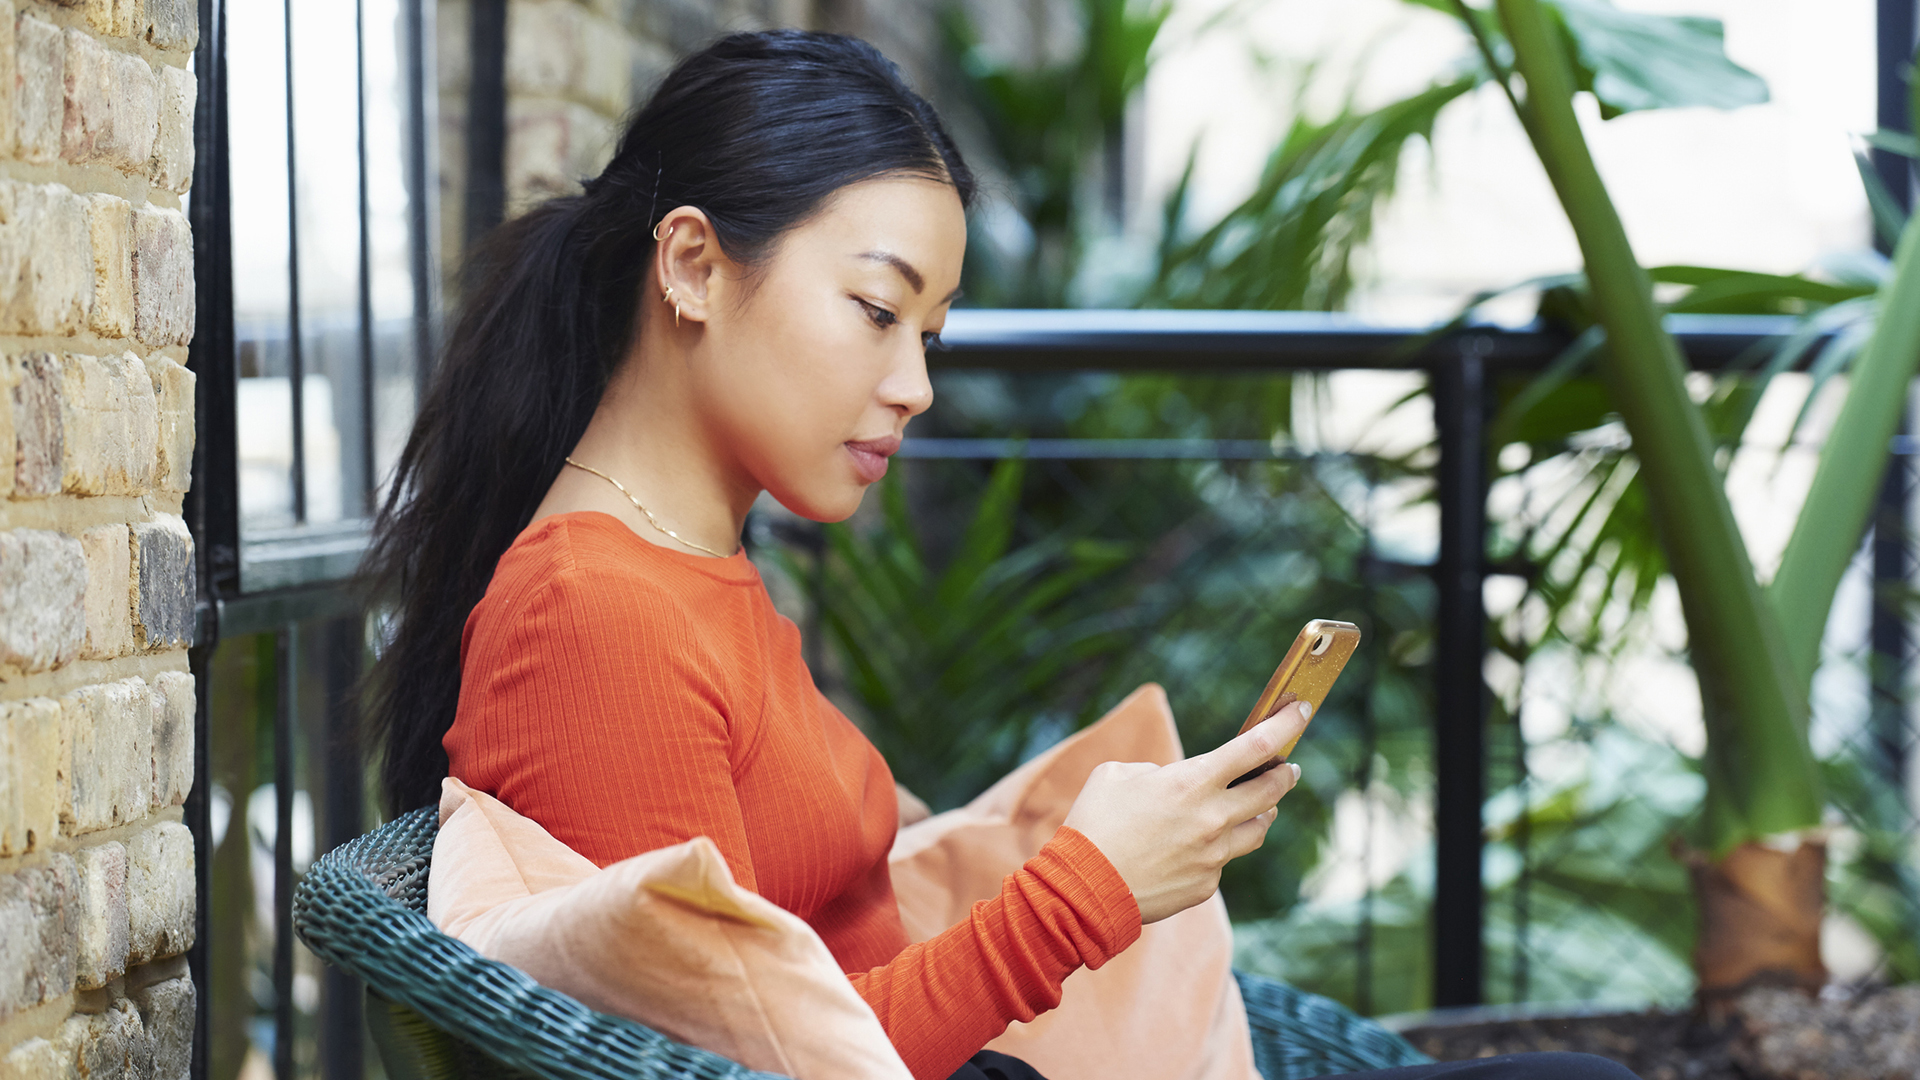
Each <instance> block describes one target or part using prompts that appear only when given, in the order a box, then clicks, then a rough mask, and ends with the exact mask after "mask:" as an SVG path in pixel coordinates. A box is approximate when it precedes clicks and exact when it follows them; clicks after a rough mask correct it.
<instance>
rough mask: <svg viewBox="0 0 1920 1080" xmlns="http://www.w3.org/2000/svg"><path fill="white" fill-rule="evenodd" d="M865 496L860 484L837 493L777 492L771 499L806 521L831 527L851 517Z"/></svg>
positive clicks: (865, 488)
mask: <svg viewBox="0 0 1920 1080" xmlns="http://www.w3.org/2000/svg"><path fill="white" fill-rule="evenodd" d="M866 495H867V486H866V485H864V484H860V485H851V486H849V487H848V488H847V489H844V490H838V491H806V492H801V491H788V492H777V493H775V494H774V496H773V497H774V498H775V499H777V500H779V502H780V505H781V506H784V507H786V508H787V509H789V510H791V511H793V512H794V513H796V514H798V515H800V516H801V517H803V518H806V519H807V520H808V521H818V522H821V523H822V524H827V525H831V524H834V523H836V522H841V521H845V520H847V519H848V518H850V517H852V516H853V514H854V511H856V510H858V509H860V503H861V500H863V499H865V498H866Z"/></svg>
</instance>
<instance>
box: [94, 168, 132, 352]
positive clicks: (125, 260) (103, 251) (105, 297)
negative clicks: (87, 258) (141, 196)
mask: <svg viewBox="0 0 1920 1080" xmlns="http://www.w3.org/2000/svg"><path fill="white" fill-rule="evenodd" d="M85 198H86V201H87V234H88V236H89V237H91V238H92V240H93V311H92V312H91V314H90V315H89V317H88V325H90V326H92V327H93V332H94V333H96V334H100V335H102V336H103V337H131V336H133V204H132V203H129V202H127V200H125V199H122V198H120V197H119V196H117V195H88V196H86V197H85Z"/></svg>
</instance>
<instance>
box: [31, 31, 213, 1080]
mask: <svg viewBox="0 0 1920 1080" xmlns="http://www.w3.org/2000/svg"><path fill="white" fill-rule="evenodd" d="M197 34H198V28H197V26H196V25H195V4H194V0H65V2H63V3H54V2H50V0H0V1077H7V1078H11V1077H66V1076H96V1077H97V1076H127V1077H154V1078H163V1080H173V1078H176V1077H184V1076H185V1075H186V1073H187V1068H188V1063H189V1056H190V1050H191V1038H192V1031H193V1015H194V991H193V984H192V982H191V981H190V980H189V979H188V977H187V971H186V958H185V956H184V953H185V952H186V950H187V948H188V947H189V946H190V945H191V944H192V943H193V933H194V876H193V837H192V835H191V834H190V833H189V832H188V831H187V828H186V826H185V825H184V824H182V822H181V810H180V806H181V803H182V801H183V800H184V799H185V798H186V794H187V789H188V787H189V786H191V784H192V782H193V715H194V700H193V697H194V684H193V679H192V678H191V677H190V676H189V675H188V674H187V653H186V647H187V644H188V639H189V638H190V637H191V634H192V620H193V601H194V596H193V572H192V570H193V566H192V562H193V559H192V548H193V544H192V540H191V539H190V538H189V537H188V535H187V529H186V525H185V523H184V522H183V521H182V520H181V516H180V510H181V499H182V496H183V495H184V494H185V492H186V489H187V482H188V470H189V465H190V460H191V457H192V452H193V375H192V374H191V373H190V372H188V371H187V370H186V369H185V368H184V367H183V366H182V365H183V364H184V363H185V361H186V357H187V353H186V345H187V341H188V339H189V338H190V337H191V336H192V334H193V312H194V308H193V244H192V238H191V236H190V235H189V233H188V229H187V220H186V218H185V217H184V216H183V215H182V214H181V196H182V195H184V194H185V192H186V190H187V184H188V181H189V179H190V177H191V175H192V172H193V106H194V97H195V84H194V79H193V76H192V75H191V74H190V73H189V72H188V71H187V70H186V63H187V59H188V54H189V52H190V51H191V50H192V48H193V46H194V43H195V40H196V38H197Z"/></svg>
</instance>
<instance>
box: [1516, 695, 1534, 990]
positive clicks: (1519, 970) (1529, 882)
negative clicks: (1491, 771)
mask: <svg viewBox="0 0 1920 1080" xmlns="http://www.w3.org/2000/svg"><path fill="white" fill-rule="evenodd" d="M1526 677H1527V676H1526V669H1525V668H1522V669H1521V673H1520V680H1521V687H1522V690H1521V691H1520V693H1517V694H1516V695H1515V697H1516V701H1515V703H1514V706H1513V758H1514V763H1513V764H1514V768H1513V775H1514V781H1513V782H1514V784H1515V785H1516V786H1517V787H1518V788H1519V789H1520V820H1519V822H1518V824H1517V825H1516V826H1515V827H1514V844H1515V846H1517V847H1518V848H1519V849H1520V874H1519V877H1517V878H1516V879H1515V880H1514V883H1513V1001H1514V1003H1515V1004H1519V1003H1520V1002H1523V1001H1526V1000H1527V999H1528V997H1529V996H1530V995H1531V994H1532V992H1533V988H1532V981H1533V972H1532V966H1531V965H1532V959H1533V958H1532V957H1531V956H1530V955H1528V953H1527V949H1528V947H1529V946H1528V938H1529V936H1530V935H1531V933H1532V926H1531V920H1532V916H1533V910H1532V904H1533V775H1532V774H1531V773H1530V772H1528V771H1527V729H1526V726H1525V725H1524V724H1523V723H1522V722H1521V721H1522V718H1523V716H1524V710H1525V708H1526V704H1525V698H1524V692H1525V686H1526Z"/></svg>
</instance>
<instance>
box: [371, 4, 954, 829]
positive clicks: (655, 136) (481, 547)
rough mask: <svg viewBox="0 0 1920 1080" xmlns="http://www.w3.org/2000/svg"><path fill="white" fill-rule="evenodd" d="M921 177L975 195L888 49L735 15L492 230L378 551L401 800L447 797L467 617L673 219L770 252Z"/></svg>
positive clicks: (588, 399) (570, 439) (391, 798)
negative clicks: (563, 172) (724, 32)
mask: <svg viewBox="0 0 1920 1080" xmlns="http://www.w3.org/2000/svg"><path fill="white" fill-rule="evenodd" d="M900 174H904V175H916V176H924V177H929V178H933V179H938V180H940V181H943V182H946V183H950V184H952V185H953V187H954V188H955V190H956V191H957V192H958V193H959V196H960V201H961V203H962V205H963V206H964V205H967V204H970V203H971V201H972V198H973V176H972V173H971V172H969V171H968V169H967V167H966V164H965V163H964V162H963V161H962V160H961V158H960V154H959V152H958V151H957V150H956V149H955V147H954V145H953V140H952V139H951V138H949V137H948V135H947V132H946V129H945V128H944V127H943V126H942V125H941V123H940V119H939V117H938V116H936V115H935V114H934V111H933V108H932V107H931V106H930V105H928V104H927V102H926V101H924V100H922V99H921V98H920V96H919V95H917V94H915V93H914V92H913V90H912V89H910V88H909V87H908V86H907V84H906V81H905V80H904V79H903V78H902V77H901V75H900V72H899V70H898V69H897V68H896V67H895V66H894V65H893V63H892V62H891V61H889V60H888V59H887V58H886V57H884V56H882V55H880V53H879V51H878V50H876V49H875V48H874V47H873V46H871V45H868V44H867V43H866V42H863V41H860V40H858V39H855V38H850V37H844V36H840V35H835V34H818V33H806V32H801V31H773V32H765V33H746V34H733V35H730V36H728V37H724V38H721V39H720V40H718V41H716V42H714V43H713V44H712V45H710V46H708V47H707V48H706V49H704V50H702V51H701V52H698V53H696V54H694V55H692V56H689V57H688V58H687V59H685V60H683V61H682V62H681V63H680V64H679V65H678V66H677V67H675V68H674V69H673V71H672V72H671V73H669V74H668V75H667V77H666V78H665V80H664V81H662V82H661V84H660V87H659V89H657V90H656V91H655V92H654V94H653V96H652V97H651V98H650V99H649V100H648V101H647V103H646V104H645V105H644V106H642V107H641V109H640V111H639V112H638V113H637V114H635V115H634V117H633V119H632V120H631V122H630V123H629V124H628V126H627V130H626V133H625V134H624V135H623V136H622V137H621V139H620V144H619V147H618V148H617V149H616V150H615V152H614V155H613V160H612V161H611V162H610V163H609V164H608V165H607V167H606V169H605V171H603V172H602V173H601V174H600V175H599V176H598V177H596V178H594V179H592V180H589V181H587V182H586V184H585V192H584V194H580V195H573V196H567V197H562V198H557V199H553V200H550V201H548V202H546V203H544V204H542V205H540V206H538V207H536V208H534V209H532V210H531V211H529V212H527V213H526V214H524V215H522V216H521V217H519V218H517V219H515V220H513V221H510V222H508V223H507V224H505V225H503V226H501V227H500V228H498V229H496V230H494V232H493V234H492V235H490V236H489V237H488V238H487V239H486V240H485V241H484V242H483V243H481V244H480V245H478V246H477V248H476V250H475V251H474V252H473V253H472V254H471V255H470V256H469V258H468V262H467V266H466V269H465V273H464V279H465V281H466V283H467V286H466V288H465V290H464V292H465V295H464V296H463V298H462V302H461V309H460V314H459V317H458V319H457V320H456V321H455V323H454V326H453V330H452V333H451V334H450V335H449V336H448V340H447V345H446V350H445V353H444V355H443V356H442V358H441V360H440V363H439V365H438V367H437V369H436V370H435V372H434V375H433V379H432V381H431V384H430V386H429V389H428V391H427V394H426V398H425V400H424V401H422V402H421V406H420V412H419V416H418V418H417V419H416V420H415V421H414V425H413V433H412V434H411V435H410V436H409V437H408V439H407V445H406V449H405V450H404V451H403V452H402V453H401V455H400V461H399V464H398V466H397V468H396V471H395V473H394V477H393V480H392V483H391V486H390V488H389V492H388V495H387V499H386V502H385V505H384V506H383V507H382V508H381V511H380V514H379V517H378V519H377V520H376V521H375V525H374V536H373V545H372V548H371V550H370V551H369V553H368V556H367V560H366V563H365V564H364V566H363V568H362V581H363V584H364V585H365V587H366V588H367V589H368V590H369V593H370V595H371V596H372V597H374V598H376V600H377V602H379V603H381V604H384V605H387V606H388V608H389V610H391V612H392V613H393V621H392V622H391V624H390V625H389V628H388V629H389V632H388V634H387V635H386V643H385V645H384V648H383V649H382V650H381V654H380V657H379V659H378V661H377V662H376V664H375V666H374V670H373V672H372V679H371V690H372V693H371V695H370V698H369V701H368V726H367V730H368V733H369V734H370V736H371V742H372V743H373V744H374V748H375V749H377V750H378V751H379V752H380V754H381V758H382V760H381V763H380V777H381V783H382V787H383V788H384V789H385V792H384V793H385V796H386V800H387V803H388V805H389V808H390V809H392V810H395V811H399V810H406V809H409V808H412V807H415V806H420V805H424V804H426V803H430V802H432V801H434V799H435V798H437V797H438V791H439V784H440V779H441V777H443V776H445V775H446V773H447V757H446V751H445V750H444V749H442V747H441V739H442V737H443V736H444V735H445V734H446V732H447V729H448V728H449V727H450V726H451V725H452V724H453V717H454V710H455V707H456V705H457V704H458V701H459V695H460V636H461V632H462V630H463V628H464V627H465V625H466V620H467V616H468V615H469V614H470V613H471V612H472V611H473V607H474V605H475V604H476V603H478V602H479V600H480V598H481V596H483V595H484V594H485V592H486V588H487V582H488V581H489V580H490V579H491V578H492V577H493V571H494V566H495V564H497V563H498V562H499V560H500V556H501V554H502V553H504V552H505V551H506V550H507V547H508V546H509V545H510V544H512V542H513V539H514V537H516V536H518V535H519V534H520V532H521V530H523V529H525V528H526V526H527V523H528V521H529V520H530V519H531V518H532V516H533V511H534V508H535V507H536V506H538V505H539V503H540V500H541V499H542V498H543V497H544V496H545V494H546V491H547V488H548V487H549V486H550V485H551V484H552V483H553V480H554V477H555V476H556V475H558V473H559V470H560V467H561V459H562V457H563V456H564V455H566V454H567V453H569V452H570V451H571V450H572V449H573V446H574V444H575V443H577V442H578V441H579V440H580V437H581V435H582V434H583V433H584V432H585V431H586V427H587V421H588V420H589V419H591V418H592V416H593V412H594V409H595V407H596V406H598V405H599V403H600V398H601V395H602V394H603V393H604V392H605V390H606V386H607V381H608V378H609V377H610V376H611V375H612V373H613V371H614V369H615V368H616V367H618V365H619V364H620V362H621V361H622V359H623V358H624V357H625V355H626V353H627V350H628V347H629V343H630V341H631V338H632V334H633V328H634V316H635V312H636V310H637V305H638V302H639V299H640V290H641V287H642V283H643V281H644V279H645V278H646V275H647V272H648V268H649V266H650V264H651V259H650V256H651V255H652V252H653V246H654V241H653V237H652V231H653V228H654V225H655V224H656V223H657V222H658V221H659V220H660V219H661V218H662V217H664V216H665V215H666V214H667V213H669V212H670V211H672V210H673V209H674V208H675V207H678V206H683V205H690V206H694V207H698V208H699V209H700V210H702V211H704V212H705V213H706V215H707V217H708V219H709V220H711V222H712V223H713V229H714V233H715V235H716V237H717V238H718V241H719V244H720V247H721V249H722V250H723V251H724V252H725V253H726V254H727V256H728V257H729V258H730V259H733V260H734V261H735V262H737V263H740V264H742V265H749V266H750V265H752V264H754V263H755V262H756V261H760V260H764V259H765V258H766V257H767V256H768V255H769V254H771V251H772V248H773V246H774V244H775V243H776V242H777V241H778V240H779V238H780V237H781V235H782V234H783V233H785V232H786V231H788V230H789V229H792V228H794V227H795V226H797V225H799V224H801V223H803V222H805V221H806V220H807V219H808V218H809V217H811V216H812V215H813V214H814V213H815V212H816V211H817V210H819V209H820V208H821V205H822V203H823V202H824V201H825V200H826V199H827V198H828V197H829V196H830V195H832V194H833V193H834V192H836V191H838V190H840V189H841V188H844V187H846V186H848V185H850V184H855V183H858V182H860V181H862V180H870V179H874V178H877V177H881V176H886V175H900Z"/></svg>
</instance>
